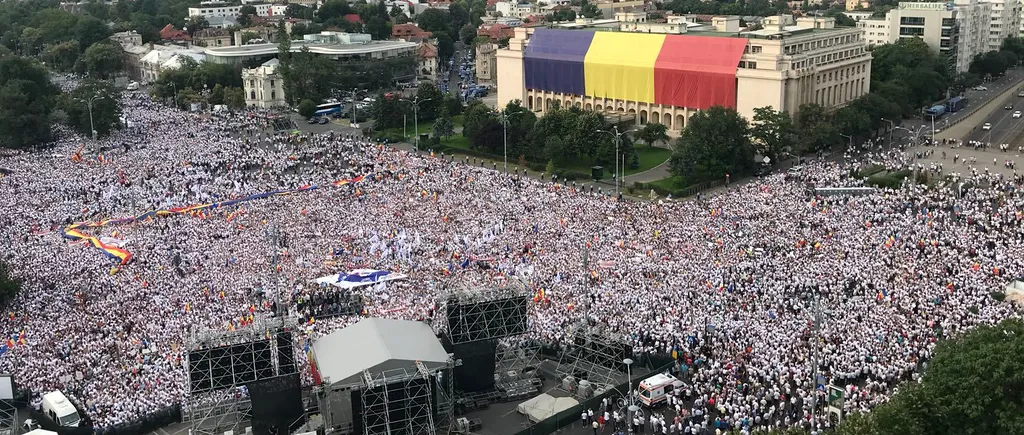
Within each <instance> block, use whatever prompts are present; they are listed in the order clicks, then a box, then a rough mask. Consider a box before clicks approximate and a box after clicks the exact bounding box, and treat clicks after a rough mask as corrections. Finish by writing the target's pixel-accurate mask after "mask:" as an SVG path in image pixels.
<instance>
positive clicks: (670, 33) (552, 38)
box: [496, 13, 871, 133]
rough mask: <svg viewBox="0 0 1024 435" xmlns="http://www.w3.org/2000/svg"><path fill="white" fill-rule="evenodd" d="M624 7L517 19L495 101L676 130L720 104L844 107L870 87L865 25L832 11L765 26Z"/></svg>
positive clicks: (747, 111)
mask: <svg viewBox="0 0 1024 435" xmlns="http://www.w3.org/2000/svg"><path fill="white" fill-rule="evenodd" d="M619 15H621V16H617V17H616V19H615V20H605V21H607V23H598V22H593V23H587V22H578V23H576V24H562V25H554V26H552V27H549V28H517V29H516V31H515V32H516V33H515V37H514V38H512V39H511V40H510V41H509V47H508V48H507V49H503V50H499V51H498V53H497V60H496V64H497V68H496V70H497V79H498V80H497V85H498V104H499V105H504V104H505V103H507V102H509V101H512V100H516V99H518V100H521V101H522V102H523V104H524V105H526V106H528V107H529V108H530V109H532V110H534V111H537V112H544V111H545V110H548V109H549V108H551V107H553V105H555V104H558V105H559V106H561V107H568V106H576V107H580V108H584V109H590V110H597V111H599V112H603V113H606V114H608V115H618V116H620V117H621V116H624V117H626V118H627V119H628V118H629V117H633V118H634V119H635V121H636V122H637V123H639V124H644V123H647V122H658V123H662V124H665V125H666V126H668V127H669V129H670V130H671V131H673V132H675V133H678V131H680V130H682V128H683V127H685V125H686V122H687V119H689V117H690V116H691V115H692V114H693V113H695V112H696V111H698V110H703V109H707V108H709V107H711V106H715V105H720V106H725V107H730V108H734V109H736V110H737V111H738V112H739V113H740V114H742V115H743V116H746V117H747V118H748V119H749V118H751V117H753V114H754V109H755V108H758V107H765V106H771V107H773V108H775V109H782V110H786V111H787V112H789V113H791V114H796V113H797V111H798V109H799V107H800V106H801V105H803V104H807V103H818V104H821V105H823V106H826V107H836V106H843V105H845V104H847V103H849V102H850V101H852V100H854V99H856V98H857V97H860V96H861V95H864V94H866V93H867V92H868V90H869V86H870V77H871V54H870V53H869V52H868V51H867V43H866V42H865V41H864V39H863V37H862V31H861V29H858V28H840V27H835V23H834V21H833V20H832V19H831V18H818V19H813V18H801V19H799V20H794V19H793V17H792V16H777V17H768V18H767V19H766V20H765V23H764V26H763V28H762V29H760V30H753V31H741V30H740V29H739V18H738V17H715V18H714V19H713V20H712V22H711V23H704V22H700V21H699V20H697V19H695V18H693V17H689V16H682V17H669V19H668V22H667V23H653V22H647V20H646V14H643V13H639V14H637V13H633V14H619ZM602 25H603V26H604V27H602Z"/></svg>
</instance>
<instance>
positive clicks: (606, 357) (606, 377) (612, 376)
mask: <svg viewBox="0 0 1024 435" xmlns="http://www.w3.org/2000/svg"><path fill="white" fill-rule="evenodd" d="M568 343H569V344H568V345H567V347H566V348H565V349H563V350H562V355H561V357H560V358H559V362H558V366H557V367H556V368H555V373H557V374H558V377H559V378H560V379H565V378H566V377H568V376H572V378H573V379H574V382H573V383H572V384H573V385H571V386H570V388H569V389H570V390H573V389H575V385H576V384H578V383H579V381H580V380H582V379H586V380H587V381H589V382H590V384H591V385H593V387H594V390H595V391H596V390H600V389H603V388H608V387H611V386H614V385H616V384H618V382H619V379H618V378H620V377H622V376H624V375H625V374H626V372H625V370H624V368H625V367H624V366H625V365H624V364H623V363H622V360H623V359H625V358H627V357H629V356H630V355H629V354H630V352H629V345H628V344H627V343H625V342H624V341H622V340H619V339H616V338H614V337H612V336H611V335H610V334H608V333H607V332H606V331H603V330H600V329H594V328H592V327H590V326H589V325H588V324H587V323H585V322H584V323H581V324H578V325H576V326H575V327H574V328H572V330H571V331H570V333H569V340H568ZM583 376H585V377H583ZM581 378H582V379H581ZM560 387H563V388H562V389H565V388H564V385H560ZM570 392H572V391H570Z"/></svg>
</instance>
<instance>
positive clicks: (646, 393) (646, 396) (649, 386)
mask: <svg viewBox="0 0 1024 435" xmlns="http://www.w3.org/2000/svg"><path fill="white" fill-rule="evenodd" d="M681 384H682V382H681V381H679V379H676V378H675V376H672V375H667V374H664V373H659V374H656V375H654V376H651V377H649V378H647V379H644V380H642V381H640V388H639V389H638V394H637V396H638V397H640V402H641V403H643V404H644V406H647V407H653V406H658V405H662V404H665V403H667V401H668V395H669V394H671V393H672V390H673V389H675V388H676V387H677V386H678V385H681Z"/></svg>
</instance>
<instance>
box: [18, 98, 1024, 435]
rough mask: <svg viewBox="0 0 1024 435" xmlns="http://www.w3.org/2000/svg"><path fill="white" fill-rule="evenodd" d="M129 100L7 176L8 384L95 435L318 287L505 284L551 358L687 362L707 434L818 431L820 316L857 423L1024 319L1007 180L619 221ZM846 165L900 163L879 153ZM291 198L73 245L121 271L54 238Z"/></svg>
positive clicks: (421, 314)
mask: <svg viewBox="0 0 1024 435" xmlns="http://www.w3.org/2000/svg"><path fill="white" fill-rule="evenodd" d="M124 103H125V108H124V113H125V117H126V118H127V120H128V121H129V122H130V124H131V127H130V128H126V129H123V130H121V131H119V132H117V133H114V134H113V135H112V136H110V137H108V138H105V139H102V140H101V141H100V142H99V143H87V141H85V140H84V139H82V138H80V137H76V136H74V135H72V134H68V133H64V134H63V135H62V137H61V138H60V139H59V140H57V141H56V143H54V144H53V147H51V148H49V149H48V150H47V151H45V152H32V153H21V154H16V155H13V156H10V157H5V158H0V168H3V169H5V170H6V171H7V172H9V174H8V175H6V176H4V177H2V178H0V240H3V246H4V247H5V249H4V250H3V254H2V259H3V261H4V262H6V263H7V264H9V265H10V267H11V268H12V270H13V273H14V275H16V276H17V277H19V278H21V279H23V280H24V287H23V290H22V291H21V294H20V295H19V297H18V298H17V299H16V301H15V302H14V303H13V304H12V305H11V307H10V312H9V313H5V314H6V315H4V316H3V318H2V319H0V332H2V333H8V334H14V335H15V336H16V337H18V339H17V340H16V342H15V343H13V346H10V348H9V349H8V351H7V352H6V354H4V355H2V356H0V372H10V373H14V375H15V377H16V381H17V382H18V384H19V385H20V386H23V387H26V388H28V389H30V390H31V391H32V393H33V395H34V397H35V398H36V399H38V395H39V394H41V393H44V392H47V391H50V390H53V389H60V390H63V391H64V392H65V393H67V394H68V395H69V396H70V397H71V398H72V399H73V400H74V401H75V402H76V403H79V404H81V405H82V406H84V407H85V408H86V409H87V410H88V412H89V414H90V415H91V416H92V417H93V419H94V421H95V424H96V425H97V426H98V427H101V428H103V427H114V426H117V425H121V424H125V423H126V422H129V421H132V420H134V419H138V418H140V417H142V416H145V415H146V414H147V413H150V412H154V411H155V410H158V409H161V408H162V407H166V406H168V405H170V404H173V403H179V402H182V401H185V400H186V399H187V398H186V385H185V384H186V377H187V375H186V373H185V370H184V369H183V368H182V361H183V352H185V350H186V347H187V346H188V336H189V332H190V331H193V330H198V329H213V330H227V329H230V328H236V327H244V324H245V323H246V321H247V319H249V318H250V317H249V316H251V315H252V316H257V317H258V316H266V315H269V314H270V311H271V309H272V307H271V305H270V304H269V303H260V302H258V301H256V300H254V298H253V294H254V290H255V289H259V290H261V291H262V294H264V295H267V298H266V299H265V300H268V301H269V300H276V301H280V303H282V304H283V305H287V306H288V307H291V308H290V310H292V312H296V302H299V301H308V300H310V298H316V297H319V296H316V295H315V293H316V292H321V291H322V289H319V288H318V287H317V286H315V285H313V284H312V280H313V279H314V278H317V277H320V276H324V275H329V274H333V273H338V272H341V271H345V270H347V269H350V268H355V267H359V266H366V267H372V268H378V269H392V270H397V271H400V272H402V273H406V274H408V275H409V276H410V279H409V280H408V281H405V282H400V283H391V284H390V285H388V286H387V287H386V288H381V287H374V288H366V289H365V292H366V293H365V296H366V297H367V298H368V300H369V303H368V306H367V309H366V310H367V314H368V315H371V316H388V317H398V318H407V319H421V318H426V317H428V316H429V315H430V314H431V311H432V308H433V301H434V291H435V289H437V288H440V287H442V286H444V285H446V283H450V282H467V281H468V282H474V283H476V284H478V285H499V284H501V283H502V281H504V280H509V279H516V280H521V281H522V282H526V283H528V285H529V286H530V289H531V292H536V293H537V295H538V297H536V298H535V302H534V303H533V305H532V308H531V330H532V334H535V335H536V336H537V338H540V339H542V340H545V341H549V342H558V341H560V340H563V339H565V338H566V337H565V336H564V334H565V331H568V330H570V329H571V328H570V326H571V325H572V324H574V323H576V322H579V321H580V320H581V319H582V318H583V316H584V315H585V316H588V317H589V318H590V321H592V322H594V323H597V324H603V325H604V326H605V327H606V328H607V329H608V330H610V331H613V333H614V334H616V335H617V336H618V337H620V338H622V339H624V340H628V341H630V342H631V343H632V344H633V345H634V346H635V349H636V351H637V352H657V353H671V352H672V351H676V353H677V354H678V355H685V357H684V358H685V359H686V360H688V361H691V362H693V361H701V363H700V367H701V368H700V369H699V370H695V372H694V373H692V375H691V376H690V377H689V378H688V379H689V382H691V385H690V386H689V387H688V391H687V394H686V397H687V398H688V400H690V401H691V402H688V403H687V404H686V405H685V406H684V407H689V408H692V409H693V411H694V413H695V414H706V413H707V410H711V409H717V412H714V413H713V414H714V415H715V416H716V417H715V419H717V420H715V421H714V422H711V421H710V419H709V420H705V422H704V424H703V427H710V428H712V429H713V428H715V427H726V428H735V429H740V428H743V427H747V428H751V429H753V428H767V427H779V426H787V425H794V424H800V425H805V426H809V425H810V424H811V423H810V415H811V413H810V406H809V403H808V402H807V401H806V400H805V399H806V398H807V397H808V395H809V394H810V392H811V391H812V390H813V388H812V384H811V370H812V369H811V363H810V361H811V354H812V349H811V347H812V344H813V340H812V339H811V337H812V336H814V334H815V328H814V327H813V326H812V325H813V322H812V319H813V318H814V316H815V313H819V312H820V313H821V317H822V322H821V323H820V325H821V326H820V331H818V332H817V333H818V334H819V335H820V337H821V341H820V343H821V345H820V352H818V361H819V362H820V368H821V371H822V373H823V374H825V375H826V376H827V377H829V379H830V380H831V381H833V382H836V383H839V384H843V385H849V386H848V387H847V400H846V402H845V406H846V408H847V409H848V410H867V409H870V408H871V407H872V406H874V405H876V404H878V403H880V402H882V401H884V400H886V397H887V395H888V394H890V393H891V391H892V388H893V386H894V385H895V383H896V382H898V381H899V380H903V379H910V378H913V377H915V376H917V375H916V373H917V370H918V369H919V368H920V366H921V365H922V364H924V363H925V362H926V361H927V359H928V357H929V355H930V353H931V352H932V351H933V350H934V346H935V341H936V340H937V339H939V338H941V337H946V336H950V335H955V334H958V333H960V332H962V331H964V330H966V329H968V328H971V327H973V326H975V325H979V324H991V323H995V322H998V321H999V320H1001V319H1003V318H1006V317H1008V316H1016V315H1018V312H1017V311H1015V309H1014V307H1013V306H1012V305H1011V304H1008V303H1002V302H998V301H996V300H995V299H994V298H993V297H992V296H991V295H990V293H991V292H992V291H994V290H998V289H1000V288H1002V286H1003V285H1004V284H1005V283H1006V281H1007V277H1014V276H1020V275H1021V274H1022V273H1024V264H1022V262H1024V222H1022V216H1021V210H1022V209H1024V196H1022V195H1021V193H1020V186H1019V185H1013V183H1012V182H1010V181H1008V180H1004V179H1002V178H1000V177H999V176H997V175H991V174H988V173H980V172H977V171H970V172H967V173H966V174H952V175H953V176H954V177H956V178H958V179H959V180H960V181H963V180H968V179H970V180H972V181H973V184H974V185H976V186H978V187H977V188H974V189H968V190H966V191H964V192H962V197H960V195H961V192H959V191H958V190H959V189H958V186H959V183H957V182H951V183H948V184H944V185H941V186H939V187H934V188H925V187H922V186H907V187H904V188H902V189H900V190H885V191H882V192H878V193H874V194H870V195H864V196H829V197H816V196H815V195H813V193H811V192H812V191H810V190H809V187H808V186H809V183H813V184H815V185H818V186H858V185H860V184H861V182H860V181H858V180H856V179H852V178H850V176H849V174H850V166H848V165H847V164H846V163H841V162H830V161H823V162H816V163H812V164H808V165H805V166H804V167H803V170H802V172H801V173H799V174H796V175H790V176H788V177H787V176H785V175H782V174H779V175H771V176H767V177H765V178H763V179H760V180H757V181H755V182H751V183H748V184H744V185H741V186H740V185H733V186H732V187H731V188H730V189H729V190H728V191H727V192H722V193H720V194H717V195H713V196H710V197H707V198H705V199H702V200H700V201H664V200H663V201H655V202H632V201H616V200H615V199H614V198H611V197H609V196H606V195H601V194H599V193H594V192H590V191H589V190H587V191H582V190H577V189H573V188H572V186H566V185H562V184H557V183H552V182H550V181H540V180H537V179H534V178H528V177H522V176H518V175H516V176H513V175H508V174H503V173H502V172H501V171H500V169H499V170H498V171H495V170H492V169H491V168H481V167H479V165H473V164H472V163H470V164H465V163H464V162H462V161H452V160H451V159H449V158H441V156H431V155H429V154H419V155H417V154H414V153H412V152H408V151H401V150H396V149H392V148H390V147H387V146H382V145H379V144H374V143H370V142H367V141H364V140H362V139H357V138H352V137H348V136H345V135H342V134H327V135H309V134H292V133H290V132H289V133H278V132H274V131H271V130H269V129H267V128H266V126H267V115H268V114H267V113H265V112H261V111H247V112H243V113H235V114H192V113H185V112H180V111H175V110H169V109H167V108H166V107H165V106H162V105H159V104H157V103H155V102H151V101H149V100H148V99H147V98H146V97H143V96H126V97H125V100H124ZM83 144H85V145H86V148H85V149H84V150H83V151H82V153H80V154H75V153H76V151H77V150H78V149H79V148H80V147H81V146H82V145H83ZM72 155H77V156H80V157H81V159H77V158H76V159H72V158H71V157H72ZM858 162H859V163H877V164H883V165H886V166H887V167H889V168H892V169H901V168H909V167H911V165H913V163H912V162H911V161H909V160H908V159H907V158H905V157H902V156H900V155H898V154H895V153H882V152H871V153H868V154H867V155H865V156H863V157H861V158H858ZM957 169H960V168H957ZM931 170H935V168H932V169H931ZM359 175H368V177H367V178H366V179H365V180H364V181H362V182H359V183H350V184H347V185H344V186H340V187H333V186H330V183H331V182H333V181H336V180H340V179H346V178H352V177H355V176H359ZM946 175H950V174H946ZM307 184H312V185H319V186H326V187H324V188H321V189H316V190H312V191H308V192H301V193H296V194H292V195H287V196H276V197H269V198H265V199H260V200H257V201H253V202H249V203H245V204H243V205H241V206H239V207H237V208H233V209H228V210H220V211H209V212H207V213H203V214H196V215H195V216H188V215H174V216H167V217H159V218H155V219H147V220H144V221H140V222H135V223H131V224H126V225H110V226H106V227H101V228H93V229H89V230H88V232H90V234H92V235H94V236H96V237H105V238H106V239H105V240H106V241H107V242H109V243H113V244H118V245H121V246H123V247H124V249H126V250H128V251H130V252H132V254H133V255H134V258H133V260H132V262H131V263H129V264H127V265H126V266H124V267H121V268H120V269H112V266H113V264H112V263H111V260H110V259H109V258H107V257H105V256H104V255H103V253H102V252H100V251H99V250H97V249H95V248H93V247H91V246H85V245H84V244H83V243H81V242H69V241H67V240H65V239H64V238H63V234H62V231H61V230H62V229H63V228H64V227H65V226H66V225H68V224H70V223H73V222H79V221H96V220H102V219H106V218H112V217H124V216H131V215H137V214H140V213H142V212H145V211H148V210H152V209H155V208H166V207H174V206H182V205H190V204H199V203H208V202H212V201H218V200H226V199H231V198H237V197H242V196H246V195H251V194H256V193H260V192H266V191H270V190H275V189H285V188H296V187H299V186H303V185H307ZM229 217H230V219H229ZM272 236H273V237H272ZM282 239H284V240H282ZM583 252H587V253H588V254H587V256H588V257H589V262H588V265H589V266H588V269H584V267H585V266H584V263H583V261H582V259H581V257H582V256H583V255H582V253H583ZM483 258H487V259H488V266H489V267H487V268H482V267H478V263H477V261H478V260H480V259H483ZM466 259H469V260H470V261H468V262H467V261H466ZM541 289H543V292H542V294H541V291H540V290H541ZM355 319H357V318H356V317H355V316H342V317H337V318H333V319H331V320H317V321H315V322H314V323H313V324H311V325H308V330H309V333H310V336H311V337H312V338H315V337H318V336H321V335H322V334H325V333H328V332H330V331H332V330H334V329H337V328H339V327H343V326H345V325H348V324H351V323H352V322H353V321H354V320H355ZM708 325H711V326H712V327H711V328H709V327H708ZM22 332H24V334H22ZM22 338H23V339H22ZM296 346H297V347H298V348H300V349H301V346H303V345H302V343H301V342H300V343H298V344H296ZM298 353H299V354H300V357H302V352H298ZM305 371H306V372H308V369H306V370H305ZM309 379H310V376H309V374H308V373H305V380H306V382H309ZM707 414H708V415H711V413H707ZM820 415H821V413H819V416H820ZM817 423H818V424H819V425H824V424H826V423H825V422H824V419H822V420H819V421H818V422H817ZM695 424H696V426H695ZM699 427H701V424H700V422H699V421H697V423H693V421H692V420H691V422H690V423H687V426H685V427H684V426H683V425H680V426H679V428H678V429H686V430H688V431H691V433H698V431H697V429H698V428H699ZM673 430H677V428H675V427H673Z"/></svg>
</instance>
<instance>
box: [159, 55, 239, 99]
mask: <svg viewBox="0 0 1024 435" xmlns="http://www.w3.org/2000/svg"><path fill="white" fill-rule="evenodd" d="M150 95H152V96H153V97H155V98H160V99H165V100H174V101H175V102H176V103H177V105H178V107H179V108H181V109H185V110H188V108H189V107H190V106H191V104H193V103H206V104H210V105H217V104H225V105H227V106H230V107H232V108H242V107H245V94H244V91H243V90H242V78H241V75H240V74H239V72H238V70H237V69H236V68H234V67H233V66H231V65H225V64H218V63H213V62H207V61H204V62H201V63H200V62H197V61H195V60H194V59H192V58H190V57H183V58H182V61H181V67H180V68H176V69H168V70H164V71H161V72H160V76H159V77H158V78H157V79H156V81H155V82H153V85H152V87H151V88H150Z"/></svg>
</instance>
